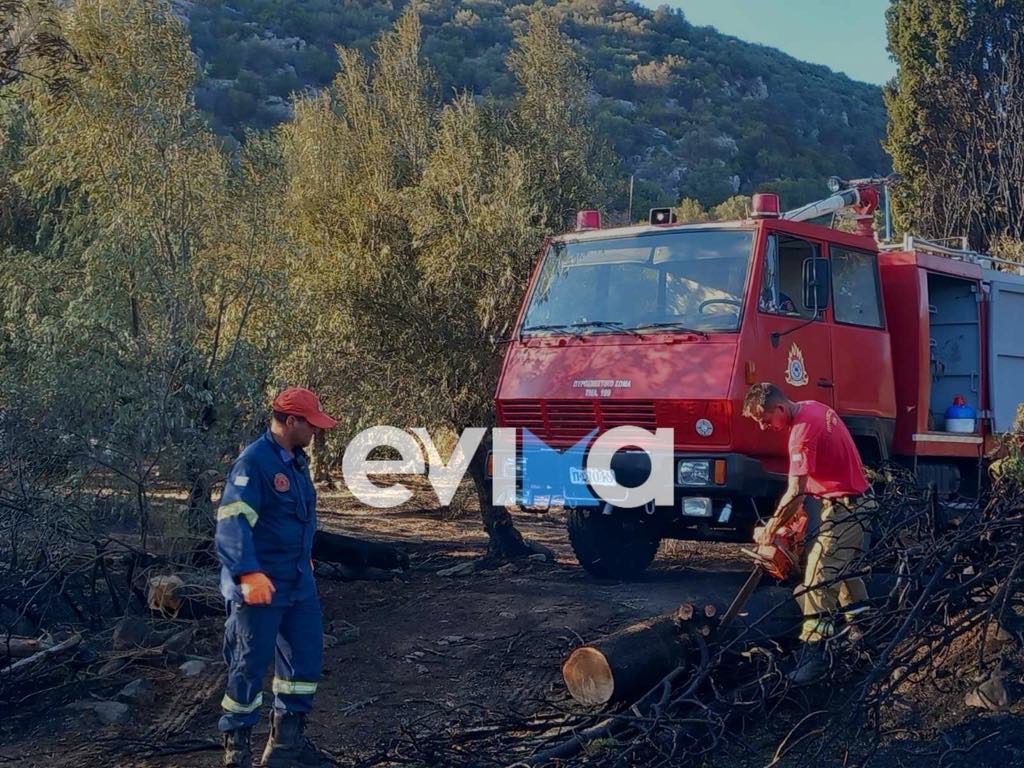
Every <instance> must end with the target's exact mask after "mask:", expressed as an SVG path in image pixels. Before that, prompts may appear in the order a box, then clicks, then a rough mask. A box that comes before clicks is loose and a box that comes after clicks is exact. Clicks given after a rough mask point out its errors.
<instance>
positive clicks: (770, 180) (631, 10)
mask: <svg viewBox="0 0 1024 768" xmlns="http://www.w3.org/2000/svg"><path fill="white" fill-rule="evenodd" d="M547 2H548V4H549V5H553V6H554V7H555V9H556V11H557V13H558V14H559V15H560V16H561V17H562V18H563V19H564V22H563V29H564V31H565V32H566V33H567V34H568V35H570V36H571V37H572V38H574V39H575V40H576V41H577V42H578V44H579V45H580V47H581V49H582V50H583V52H584V53H585V56H586V59H587V61H588V62H589V64H590V67H591V74H592V79H593V93H592V94H591V98H592V102H593V106H594V112H595V124H596V126H597V128H598V131H599V132H600V134H601V135H602V136H604V137H605V138H606V140H607V141H608V143H609V144H611V146H613V147H614V148H615V150H616V151H617V152H618V153H619V155H620V156H621V157H622V158H623V161H624V166H625V168H626V169H628V171H632V172H635V173H636V174H637V186H636V195H637V202H636V206H635V209H637V210H643V208H644V206H646V205H647V204H648V203H651V204H653V203H660V204H666V203H671V202H674V201H676V200H678V199H679V198H680V197H696V198H699V199H700V200H701V201H702V202H703V203H705V204H715V203H718V202H720V201H721V200H723V199H725V198H727V197H728V196H730V195H732V194H736V193H749V192H751V191H753V190H754V189H755V188H759V189H763V188H768V187H772V188H775V189H778V190H779V191H781V192H782V193H783V196H784V198H787V202H788V201H790V200H791V201H793V202H796V201H802V200H806V199H808V198H811V197H815V196H818V195H820V194H821V193H822V191H823V187H822V180H823V179H824V178H825V177H827V176H829V175H831V174H838V175H842V176H853V175H862V174H868V173H874V172H881V171H884V170H885V169H886V168H887V167H888V159H887V158H886V156H885V154H884V153H883V152H882V149H881V147H880V145H879V141H880V139H881V137H882V133H883V129H884V120H885V116H884V109H883V105H882V98H881V92H880V89H879V88H877V87H875V86H872V85H867V84H864V83H859V82H855V81H853V80H850V79H849V78H847V77H846V76H844V75H840V74H836V73H834V72H832V71H831V70H829V69H827V68H825V67H821V66H816V65H812V64H806V63H804V62H800V61H798V60H796V59H794V58H792V57H790V56H787V55H785V54H783V53H780V52H779V51H777V50H774V49H771V48H766V47H764V46H759V45H753V44H750V43H745V42H743V41H741V40H738V39H736V38H733V37H728V36H726V35H722V34H720V33H718V32H717V31H715V30H714V29H713V28H710V27H698V26H694V25H692V24H690V23H689V22H688V21H687V20H686V18H685V17H684V15H683V14H682V13H680V12H678V11H674V10H670V9H668V8H664V7H663V8H659V9H658V10H650V9H649V8H646V7H644V6H641V5H638V4H636V3H633V2H628V1H627V0H554V2H552V0H547ZM404 5H405V3H404V2H400V1H398V0H230V2H219V1H208V2H201V1H197V2H180V3H179V4H178V7H179V9H180V10H181V11H183V12H184V13H185V14H186V15H187V17H188V20H189V26H190V29H191V33H192V38H193V45H194V48H195V50H196V52H197V54H198V56H199V60H200V63H201V66H202V70H203V75H204V78H203V81H202V83H201V84H200V87H199V89H198V91H197V94H196V98H197V102H198V104H199V105H200V106H201V107H202V108H203V109H204V110H205V111H206V112H207V113H208V114H209V115H210V118H211V121H212V123H213V125H214V127H215V128H216V129H217V130H218V131H220V132H222V133H224V134H232V135H234V136H235V137H237V138H240V137H241V136H242V133H243V132H244V130H245V129H246V128H249V127H252V128H267V127H269V126H271V125H273V124H275V123H278V122H280V121H282V120H285V119H287V117H288V114H289V96H290V94H292V93H294V92H296V91H302V90H303V89H306V88H320V87H323V86H324V85H326V84H327V83H329V82H330V80H331V78H332V76H333V75H334V72H335V70H336V59H335V54H334V46H335V45H343V46H354V47H358V48H361V49H366V50H368V49H369V46H370V44H371V43H372V41H373V39H374V38H375V36H376V35H377V34H378V33H379V32H380V31H381V30H383V29H385V28H387V27H388V26H389V25H390V24H391V22H392V21H394V19H395V18H396V17H397V15H398V14H399V13H400V12H401V10H402V8H403V7H404ZM531 7H532V5H531V4H528V3H521V2H516V1H515V0H468V1H467V2H454V1H453V0H422V1H421V8H422V17H423V22H424V50H425V53H426V56H427V57H428V60H429V61H430V63H431V64H432V65H433V67H434V68H435V69H436V72H437V75H438V78H439V81H440V84H441V87H442V93H445V94H450V93H452V92H453V91H455V90H459V89H468V90H470V91H472V92H474V93H476V94H479V95H489V96H492V97H495V98H498V99H507V98H509V97H510V96H511V95H512V94H513V91H514V85H515V84H514V81H513V79H512V77H511V75H510V73H509V72H508V70H507V68H506V66H505V57H506V54H507V53H508V50H509V47H510V46H511V44H512V40H513V37H514V35H515V33H516V32H517V31H518V30H519V29H521V28H523V26H524V24H525V19H526V16H527V14H528V13H529V11H530V9H531ZM623 189H625V183H624V184H623ZM608 202H612V201H608Z"/></svg>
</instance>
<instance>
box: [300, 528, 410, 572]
mask: <svg viewBox="0 0 1024 768" xmlns="http://www.w3.org/2000/svg"><path fill="white" fill-rule="evenodd" d="M313 559H314V560H323V561H325V562H328V563H338V564H339V565H345V566H348V567H349V568H378V569H381V570H395V569H398V568H401V569H402V570H405V569H406V568H408V567H409V556H408V555H407V554H405V552H403V551H402V550H400V549H398V547H393V546H391V545H390V544H380V543H378V542H375V541H365V540H364V539H357V538H355V537H353V536H345V535H344V534H341V533H330V532H328V531H317V532H316V535H314V536H313Z"/></svg>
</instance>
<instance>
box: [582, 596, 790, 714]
mask: <svg viewBox="0 0 1024 768" xmlns="http://www.w3.org/2000/svg"><path fill="white" fill-rule="evenodd" d="M727 607H728V606H727V605H725V604H723V603H722V602H720V601H714V602H711V603H708V604H707V605H700V606H693V605H691V604H689V603H684V604H683V605H682V606H680V607H679V608H677V609H676V610H674V611H672V612H670V613H666V614H662V615H661V616H655V617H653V618H651V619H646V620H644V621H641V622H637V623H636V624H631V625H629V626H627V627H624V628H623V629H619V630H616V631H615V632H612V633H611V634H610V635H606V636H604V637H602V638H600V639H599V640H596V641H594V642H593V643H588V644H587V645H584V646H582V647H580V648H577V649H576V650H574V651H573V652H572V653H571V654H569V657H568V658H567V659H566V660H565V661H564V662H563V664H562V678H563V679H564V680H565V685H566V688H568V690H569V693H570V694H572V697H573V698H574V699H576V701H578V702H580V703H581V704H584V705H586V706H600V705H604V704H608V703H610V702H619V701H633V700H635V699H636V698H637V697H638V696H641V695H643V694H644V693H646V692H647V691H648V690H650V688H651V686H653V685H654V684H655V683H657V682H658V681H659V680H660V679H662V678H663V677H664V676H665V675H667V674H668V673H669V672H671V671H672V670H673V669H675V668H676V667H678V666H685V665H686V664H687V663H689V662H691V661H692V659H691V656H692V655H693V654H694V653H695V652H696V650H697V645H696V644H695V642H694V640H693V637H692V636H693V635H694V634H698V635H700V636H702V637H705V638H707V637H711V636H712V634H713V633H714V632H715V630H716V628H717V620H718V619H719V618H720V617H721V616H723V615H724V614H725V611H726V608H727ZM800 620H801V615H800V609H799V607H798V606H797V604H796V600H795V599H794V598H793V592H792V590H790V589H787V588H786V587H767V588H762V589H759V590H757V591H756V592H754V594H752V595H751V596H750V598H749V599H748V600H747V603H746V605H745V606H744V608H743V611H742V612H741V614H740V616H739V617H738V618H737V620H736V622H735V623H734V624H733V625H731V627H730V629H729V630H727V634H728V636H729V637H737V636H743V637H745V638H749V640H750V641H755V640H756V641H763V640H766V639H772V638H780V637H790V636H792V637H795V636H796V634H797V632H798V631H799V629H800Z"/></svg>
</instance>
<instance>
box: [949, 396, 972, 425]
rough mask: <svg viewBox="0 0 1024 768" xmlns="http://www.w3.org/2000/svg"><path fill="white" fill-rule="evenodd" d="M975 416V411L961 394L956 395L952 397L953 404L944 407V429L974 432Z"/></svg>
mask: <svg viewBox="0 0 1024 768" xmlns="http://www.w3.org/2000/svg"><path fill="white" fill-rule="evenodd" d="M977 418H978V414H977V411H975V410H974V408H972V407H971V406H969V405H968V404H967V401H966V400H964V398H963V395H957V396H956V397H954V398H953V404H952V405H951V406H949V408H947V409H946V431H947V432H974V425H975V423H976V420H977Z"/></svg>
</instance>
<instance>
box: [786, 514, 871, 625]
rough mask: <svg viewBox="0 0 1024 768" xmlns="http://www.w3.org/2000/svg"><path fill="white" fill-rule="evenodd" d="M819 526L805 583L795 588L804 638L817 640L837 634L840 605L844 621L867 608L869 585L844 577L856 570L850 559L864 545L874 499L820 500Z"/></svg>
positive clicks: (857, 578) (859, 552)
mask: <svg viewBox="0 0 1024 768" xmlns="http://www.w3.org/2000/svg"><path fill="white" fill-rule="evenodd" d="M820 502H821V525H820V526H819V528H818V532H817V534H816V535H815V537H814V539H813V541H812V542H811V546H810V550H809V551H808V553H807V567H806V568H805V569H804V581H803V584H802V586H801V588H800V589H798V590H797V599H798V600H799V601H800V607H801V608H802V610H803V614H804V621H803V625H802V627H801V631H800V639H801V640H802V641H803V642H805V643H806V642H810V643H813V642H818V641H820V640H825V639H827V638H829V637H831V636H832V635H833V634H835V631H836V628H835V619H836V616H837V614H838V612H839V609H840V608H842V609H843V612H844V614H845V617H846V619H847V621H850V620H852V619H853V618H854V617H855V616H856V615H858V614H861V613H863V612H864V611H866V610H868V606H867V599H868V594H867V589H866V588H865V587H864V580H863V579H861V578H859V577H852V578H844V574H847V573H851V572H853V571H855V570H856V564H855V562H854V561H856V560H857V558H858V557H860V555H861V553H862V552H863V547H864V531H865V530H866V529H867V527H868V525H869V524H870V523H869V521H870V519H871V516H872V515H873V514H874V511H875V509H876V505H875V502H874V501H873V500H872V499H868V498H863V497H844V498H838V499H821V500H820Z"/></svg>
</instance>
